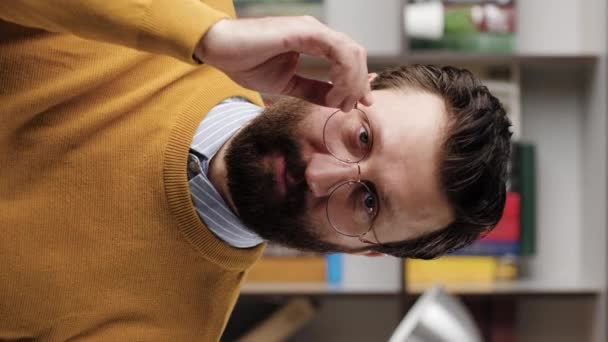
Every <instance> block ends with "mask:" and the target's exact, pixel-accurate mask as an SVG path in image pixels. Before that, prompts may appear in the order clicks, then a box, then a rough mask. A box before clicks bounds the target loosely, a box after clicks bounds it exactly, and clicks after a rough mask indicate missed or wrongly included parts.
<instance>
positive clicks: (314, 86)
mask: <svg viewBox="0 0 608 342" xmlns="http://www.w3.org/2000/svg"><path fill="white" fill-rule="evenodd" d="M332 87H333V86H332V84H331V83H329V82H323V81H319V80H313V79H310V78H306V77H302V76H300V75H297V74H296V75H293V76H292V78H291V79H290V80H289V82H288V83H287V86H286V87H285V89H284V91H283V94H284V95H289V96H293V97H297V98H300V99H302V100H305V101H308V102H312V103H314V104H317V105H320V106H327V100H326V99H327V94H328V93H329V91H330V90H331V89H332Z"/></svg>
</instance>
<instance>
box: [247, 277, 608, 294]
mask: <svg viewBox="0 0 608 342" xmlns="http://www.w3.org/2000/svg"><path fill="white" fill-rule="evenodd" d="M431 286H432V284H430V283H429V284H408V292H407V294H410V295H412V294H413V295H418V294H421V293H423V292H424V291H425V290H426V289H428V288H430V287H431ZM444 288H445V290H446V291H447V292H450V293H453V294H458V295H597V294H600V293H602V291H603V289H602V287H601V285H599V284H588V283H563V282H562V283H558V282H545V281H538V280H517V281H505V282H497V283H494V284H478V283H460V284H449V285H444ZM241 294H242V295H260V296H268V295H290V296H293V295H302V296H306V295H324V296H332V295H361V296H396V295H401V294H402V293H401V292H400V291H399V289H396V288H394V287H392V288H391V287H388V286H385V287H378V286H376V287H343V286H339V285H338V286H332V285H329V284H325V283H312V282H311V283H246V284H245V285H244V286H243V288H242V291H241Z"/></svg>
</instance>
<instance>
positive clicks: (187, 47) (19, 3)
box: [0, 0, 228, 63]
mask: <svg viewBox="0 0 608 342" xmlns="http://www.w3.org/2000/svg"><path fill="white" fill-rule="evenodd" d="M227 17H228V15H226V14H225V13H223V12H220V11H218V10H215V9H213V8H212V7H210V6H208V5H206V4H204V3H202V2H201V1H200V0H179V1H176V0H148V1H141V0H140V1H137V0H122V1H117V0H111V1H109V0H82V1H75V0H52V1H50V0H49V1H41V0H10V1H0V19H2V20H5V21H9V22H12V23H15V24H18V25H22V26H28V27H34V28H40V29H43V30H46V31H50V32H63V33H71V34H74V35H76V36H79V37H82V38H86V39H93V40H99V41H103V42H107V43H114V44H119V45H123V46H127V47H130V48H134V49H137V50H142V51H147V52H152V53H158V54H164V55H169V56H173V57H176V58H178V59H180V60H182V61H185V62H188V63H195V61H194V60H193V59H192V56H193V53H194V50H195V47H196V44H197V43H198V41H199V39H200V38H201V37H202V36H203V35H204V34H205V32H206V31H207V30H208V29H209V28H210V27H211V26H212V25H213V24H215V23H216V22H217V21H219V20H221V19H223V18H227Z"/></svg>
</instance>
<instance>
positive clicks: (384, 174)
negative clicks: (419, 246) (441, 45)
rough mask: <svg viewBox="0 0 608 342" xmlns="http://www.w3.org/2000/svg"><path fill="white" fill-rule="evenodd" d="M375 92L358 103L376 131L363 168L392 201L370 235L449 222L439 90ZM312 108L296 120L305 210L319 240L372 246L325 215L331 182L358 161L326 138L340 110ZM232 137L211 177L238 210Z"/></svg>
mask: <svg viewBox="0 0 608 342" xmlns="http://www.w3.org/2000/svg"><path fill="white" fill-rule="evenodd" d="M373 96H374V98H375V102H374V104H373V105H370V106H365V105H359V108H360V109H362V110H364V111H365V112H366V114H367V116H368V118H369V121H370V123H371V126H372V134H373V137H374V143H373V148H372V150H371V153H370V155H369V156H368V157H367V158H366V159H364V160H363V161H361V162H360V167H361V174H362V180H365V181H367V182H371V183H373V184H374V186H375V188H376V189H377V191H378V195H379V197H380V198H386V199H387V200H388V202H390V203H391V204H390V205H388V204H387V203H386V202H385V201H384V200H381V202H380V211H379V214H378V217H377V218H376V220H375V222H374V228H373V229H374V231H375V234H374V235H372V234H370V235H368V237H370V239H371V240H372V241H377V242H382V243H386V242H396V241H402V240H408V239H412V238H415V237H418V236H420V235H423V234H425V233H429V232H432V231H436V230H439V229H441V228H443V227H445V226H447V225H448V224H449V223H450V222H451V221H452V220H453V213H452V210H451V207H450V206H449V204H448V201H447V199H446V198H445V196H444V194H443V193H442V192H441V190H440V185H439V177H438V167H439V155H440V147H441V142H442V141H443V136H444V132H445V129H446V125H447V120H448V115H447V113H446V110H445V106H444V104H443V101H442V100H441V98H440V97H438V96H436V95H432V94H429V93H425V92H421V91H418V90H411V89H402V90H381V91H374V94H373ZM309 111H310V113H309V114H308V115H307V116H305V117H304V119H303V120H302V121H301V122H299V123H298V126H297V134H296V138H295V139H296V141H297V145H298V149H299V152H300V154H301V158H302V161H303V163H304V165H305V176H304V179H303V181H305V182H306V184H307V188H308V191H307V193H306V197H305V199H306V215H307V217H308V218H310V221H311V222H315V229H316V230H317V231H316V233H317V234H318V236H319V237H320V238H321V240H322V241H325V242H329V243H332V244H334V245H338V246H341V247H343V248H345V249H348V250H349V251H351V252H355V253H365V252H366V250H367V249H368V248H369V245H367V244H365V243H363V242H361V241H359V239H358V238H356V237H347V236H344V235H340V234H338V233H336V232H335V231H334V230H333V229H332V228H331V226H330V225H329V223H328V222H327V219H326V218H325V205H326V202H327V196H328V195H329V193H330V191H331V189H332V188H333V187H335V186H336V185H337V184H339V183H341V182H343V181H346V180H350V179H354V178H356V177H357V168H356V166H353V165H352V164H344V163H341V162H339V161H337V160H336V159H335V158H333V156H331V154H329V152H328V151H327V149H326V148H325V146H324V144H323V134H322V132H323V125H324V124H325V121H326V119H327V118H328V117H329V115H331V114H332V113H333V112H334V111H335V109H332V108H327V107H322V106H317V105H312V106H310V107H309ZM237 135H238V133H237ZM235 136H236V135H235ZM232 141H233V139H230V140H229V141H228V142H227V143H226V144H224V146H223V147H222V148H221V149H220V151H219V153H218V155H216V157H215V158H214V159H213V160H212V162H211V165H210V180H211V182H212V183H213V184H214V185H215V186H216V188H218V190H219V191H220V193H221V194H222V196H223V197H224V198H225V199H226V200H227V202H228V203H229V204H230V205H231V206H232V208H233V210H235V212H237V214H238V211H236V208H235V207H234V203H233V201H232V198H231V196H230V192H229V191H228V186H227V171H226V165H225V163H224V158H223V156H224V155H225V153H226V149H227V148H228V147H229V146H230V144H231V142H232ZM261 162H263V161H261ZM389 206H390V208H391V209H390V210H389Z"/></svg>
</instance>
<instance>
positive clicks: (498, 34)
mask: <svg viewBox="0 0 608 342" xmlns="http://www.w3.org/2000/svg"><path fill="white" fill-rule="evenodd" d="M404 17H405V28H406V33H407V34H408V36H409V37H410V42H409V45H410V50H412V51H415V50H449V51H460V52H473V53H479V52H481V53H499V54H508V53H512V52H513V51H514V48H515V36H514V32H515V23H516V11H515V2H514V1H508V0H507V1H502V2H500V3H498V2H481V3H479V2H477V3H475V2H454V1H443V2H442V1H423V2H416V1H410V2H409V3H408V4H407V6H406V8H405V12H404Z"/></svg>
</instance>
